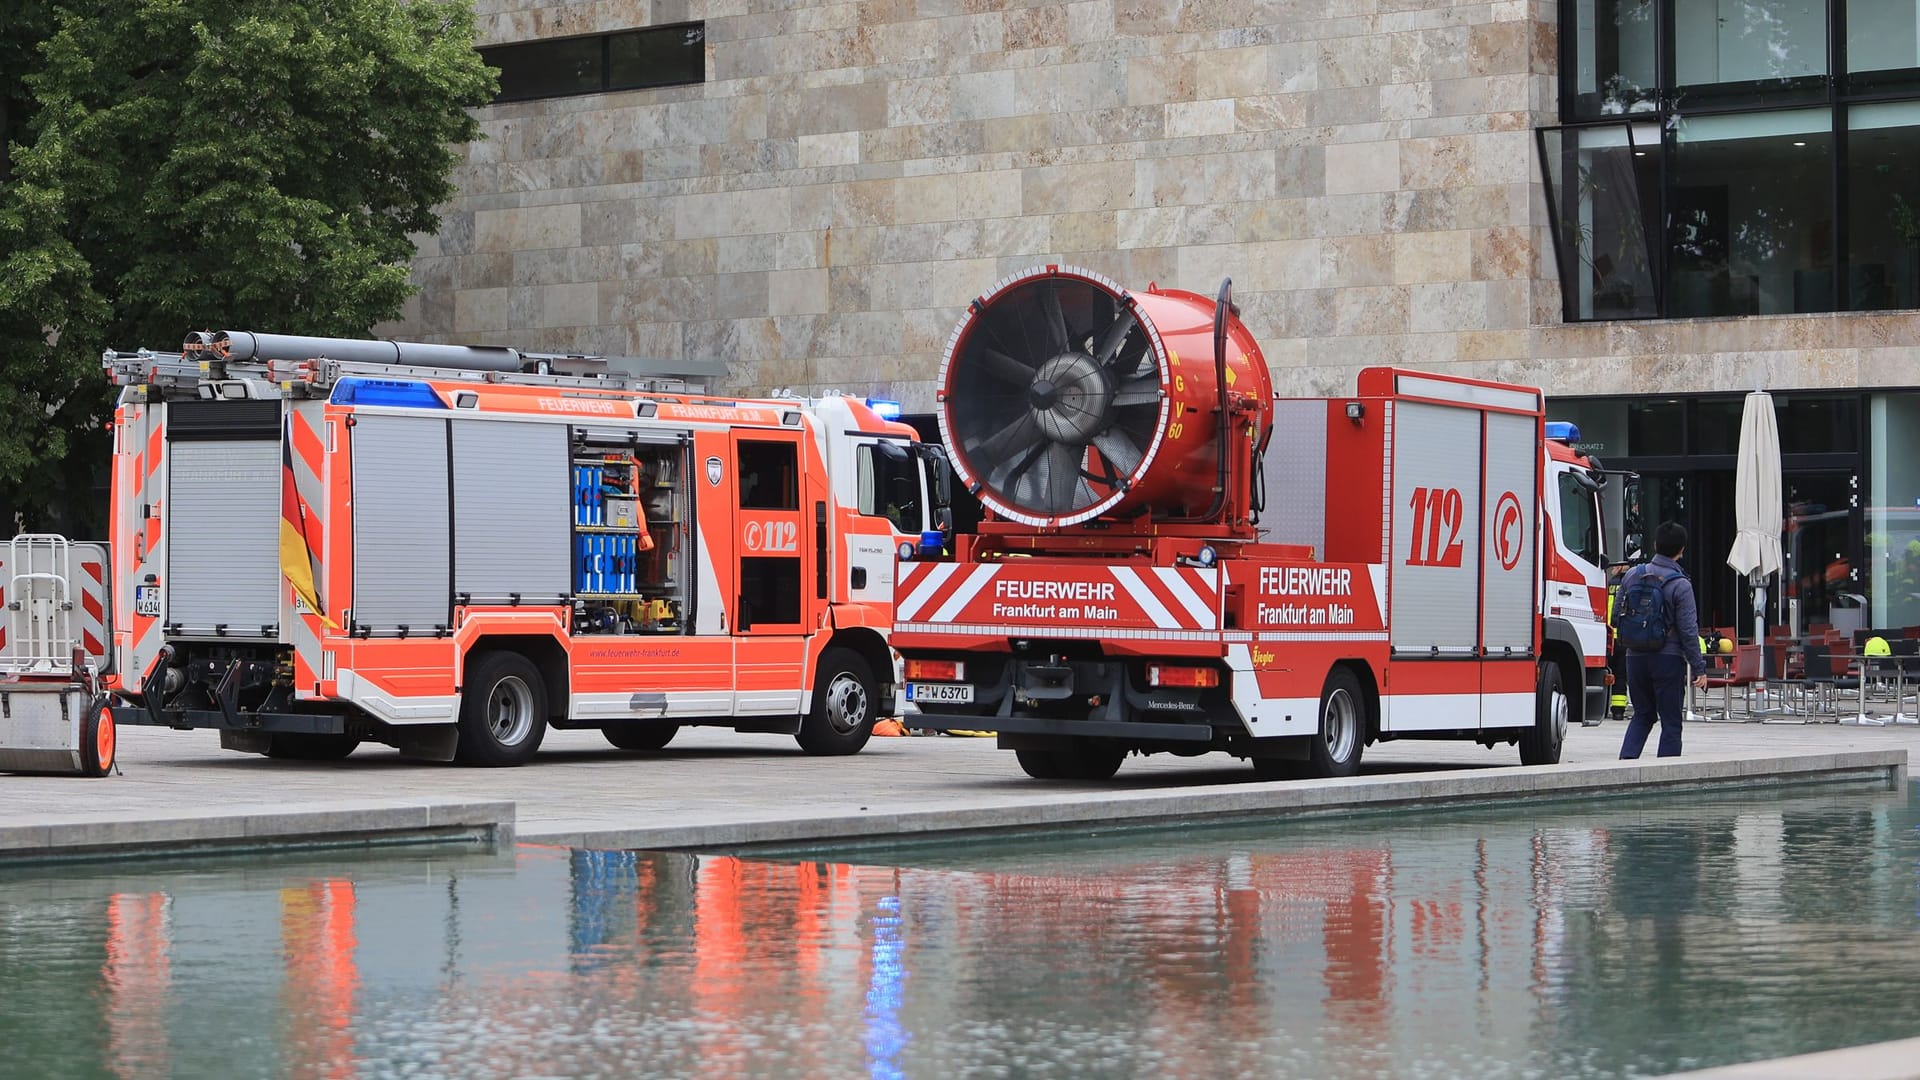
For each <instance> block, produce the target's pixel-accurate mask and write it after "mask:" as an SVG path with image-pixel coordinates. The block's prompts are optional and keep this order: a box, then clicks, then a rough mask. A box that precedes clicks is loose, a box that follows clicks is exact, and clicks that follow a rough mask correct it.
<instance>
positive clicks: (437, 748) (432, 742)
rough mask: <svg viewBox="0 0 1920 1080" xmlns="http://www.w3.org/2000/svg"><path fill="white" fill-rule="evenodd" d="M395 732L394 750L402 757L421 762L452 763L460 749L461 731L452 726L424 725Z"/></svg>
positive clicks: (402, 728) (394, 730)
mask: <svg viewBox="0 0 1920 1080" xmlns="http://www.w3.org/2000/svg"><path fill="white" fill-rule="evenodd" d="M392 730H393V745H394V748H395V749H397V750H399V751H400V756H401V757H408V758H414V759H416V760H419V761H452V760H453V752H454V751H455V750H457V749H459V747H460V729H459V728H457V727H455V726H453V725H452V724H422V725H420V726H418V727H399V728H394V729H392Z"/></svg>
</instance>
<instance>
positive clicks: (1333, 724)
mask: <svg viewBox="0 0 1920 1080" xmlns="http://www.w3.org/2000/svg"><path fill="white" fill-rule="evenodd" d="M1320 733H1321V734H1320V737H1321V738H1322V739H1324V740H1326V744H1327V756H1328V757H1329V758H1332V759H1333V760H1334V761H1345V760H1347V758H1348V757H1350V756H1352V754H1353V746H1354V743H1355V742H1357V741H1358V740H1359V738H1360V710H1359V707H1358V706H1357V705H1355V704H1354V700H1353V694H1352V693H1350V692H1348V691H1347V690H1346V689H1344V688H1342V689H1337V690H1335V691H1333V692H1332V693H1331V694H1328V695H1327V707H1326V708H1325V709H1323V710H1322V711H1321V715H1320Z"/></svg>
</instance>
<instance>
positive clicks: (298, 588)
mask: <svg viewBox="0 0 1920 1080" xmlns="http://www.w3.org/2000/svg"><path fill="white" fill-rule="evenodd" d="M280 572H281V573H283V574H285V575H286V576H287V581H288V582H289V583H291V584H292V585H293V591H294V593H295V594H296V595H298V596H299V597H300V600H301V602H302V603H304V604H306V605H307V610H308V611H311V612H313V613H314V614H315V615H318V616H320V621H321V622H324V623H326V624H327V625H328V626H329V627H331V628H333V629H335V630H338V629H340V626H339V624H338V623H336V622H334V621H333V620H332V619H330V618H328V617H327V609H326V608H323V607H321V606H320V597H319V594H318V593H316V592H315V591H314V587H313V581H314V565H313V545H312V544H310V543H308V541H307V504H306V503H304V502H301V501H300V491H299V489H298V488H297V487H296V486H295V484H294V480H293V417H292V416H288V417H287V420H286V424H285V427H284V429H283V430H282V431H281V433H280Z"/></svg>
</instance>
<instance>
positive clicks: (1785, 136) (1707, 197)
mask: <svg viewBox="0 0 1920 1080" xmlns="http://www.w3.org/2000/svg"><path fill="white" fill-rule="evenodd" d="M1831 124H1832V117H1831V115H1830V114H1829V113H1828V111H1827V110H1824V109H1820V110H1814V109H1796V110H1792V111H1789V112H1766V113H1745V114H1740V115H1734V116H1703V117H1698V118H1687V119H1682V120H1681V121H1680V123H1679V129H1678V136H1677V138H1676V140H1675V143H1676V145H1675V153H1674V155H1673V162H1674V166H1673V195H1672V199H1671V202H1670V203H1669V205H1670V206H1671V207H1672V208H1673V217H1672V223H1671V227H1670V231H1669V235H1668V242H1669V244H1670V248H1669V251H1670V257H1671V259H1672V278H1671V281H1670V283H1669V286H1668V289H1667V314H1669V315H1676V316H1688V315H1775V314H1780V313H1783V312H1796V311H1831V310H1832V309H1833V262H1832V255H1833V188H1832V177H1833V131H1832V127H1831Z"/></svg>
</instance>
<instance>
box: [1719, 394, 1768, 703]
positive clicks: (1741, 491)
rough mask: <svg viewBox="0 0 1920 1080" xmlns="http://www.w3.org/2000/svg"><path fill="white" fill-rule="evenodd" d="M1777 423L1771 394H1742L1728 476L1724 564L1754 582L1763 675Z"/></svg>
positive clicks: (1755, 631) (1755, 636)
mask: <svg viewBox="0 0 1920 1080" xmlns="http://www.w3.org/2000/svg"><path fill="white" fill-rule="evenodd" d="M1780 508H1781V503H1780V427H1779V424H1778V423H1777V422H1776V421H1775V420H1774V416H1773V395H1772V394H1769V393H1767V392H1766V391H1764V390H1755V391H1754V392H1753V393H1751V394H1748V395H1747V408H1746V412H1745V413H1743V414H1742V415H1741V417H1740V456H1739V458H1738V459H1737V462H1736V465H1735V472H1734V476H1733V518H1734V526H1735V527H1736V528H1737V529H1738V530H1739V531H1738V532H1737V533H1736V534H1735V535H1734V538H1733V550H1732V551H1731V552H1729V553H1728V554H1727V565H1728V566H1731V567H1733V568H1734V569H1735V570H1737V571H1739V572H1740V573H1742V574H1745V575H1747V579H1748V580H1749V581H1750V582H1752V584H1753V640H1754V641H1755V642H1756V643H1758V644H1759V645H1760V646H1761V650H1760V665H1761V667H1760V670H1761V674H1762V675H1765V674H1766V662H1767V652H1766V648H1765V646H1766V641H1767V623H1766V596H1767V593H1766V584H1765V582H1766V579H1767V578H1768V577H1770V576H1771V575H1773V574H1776V573H1779V572H1780V514H1781V509H1780Z"/></svg>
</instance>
